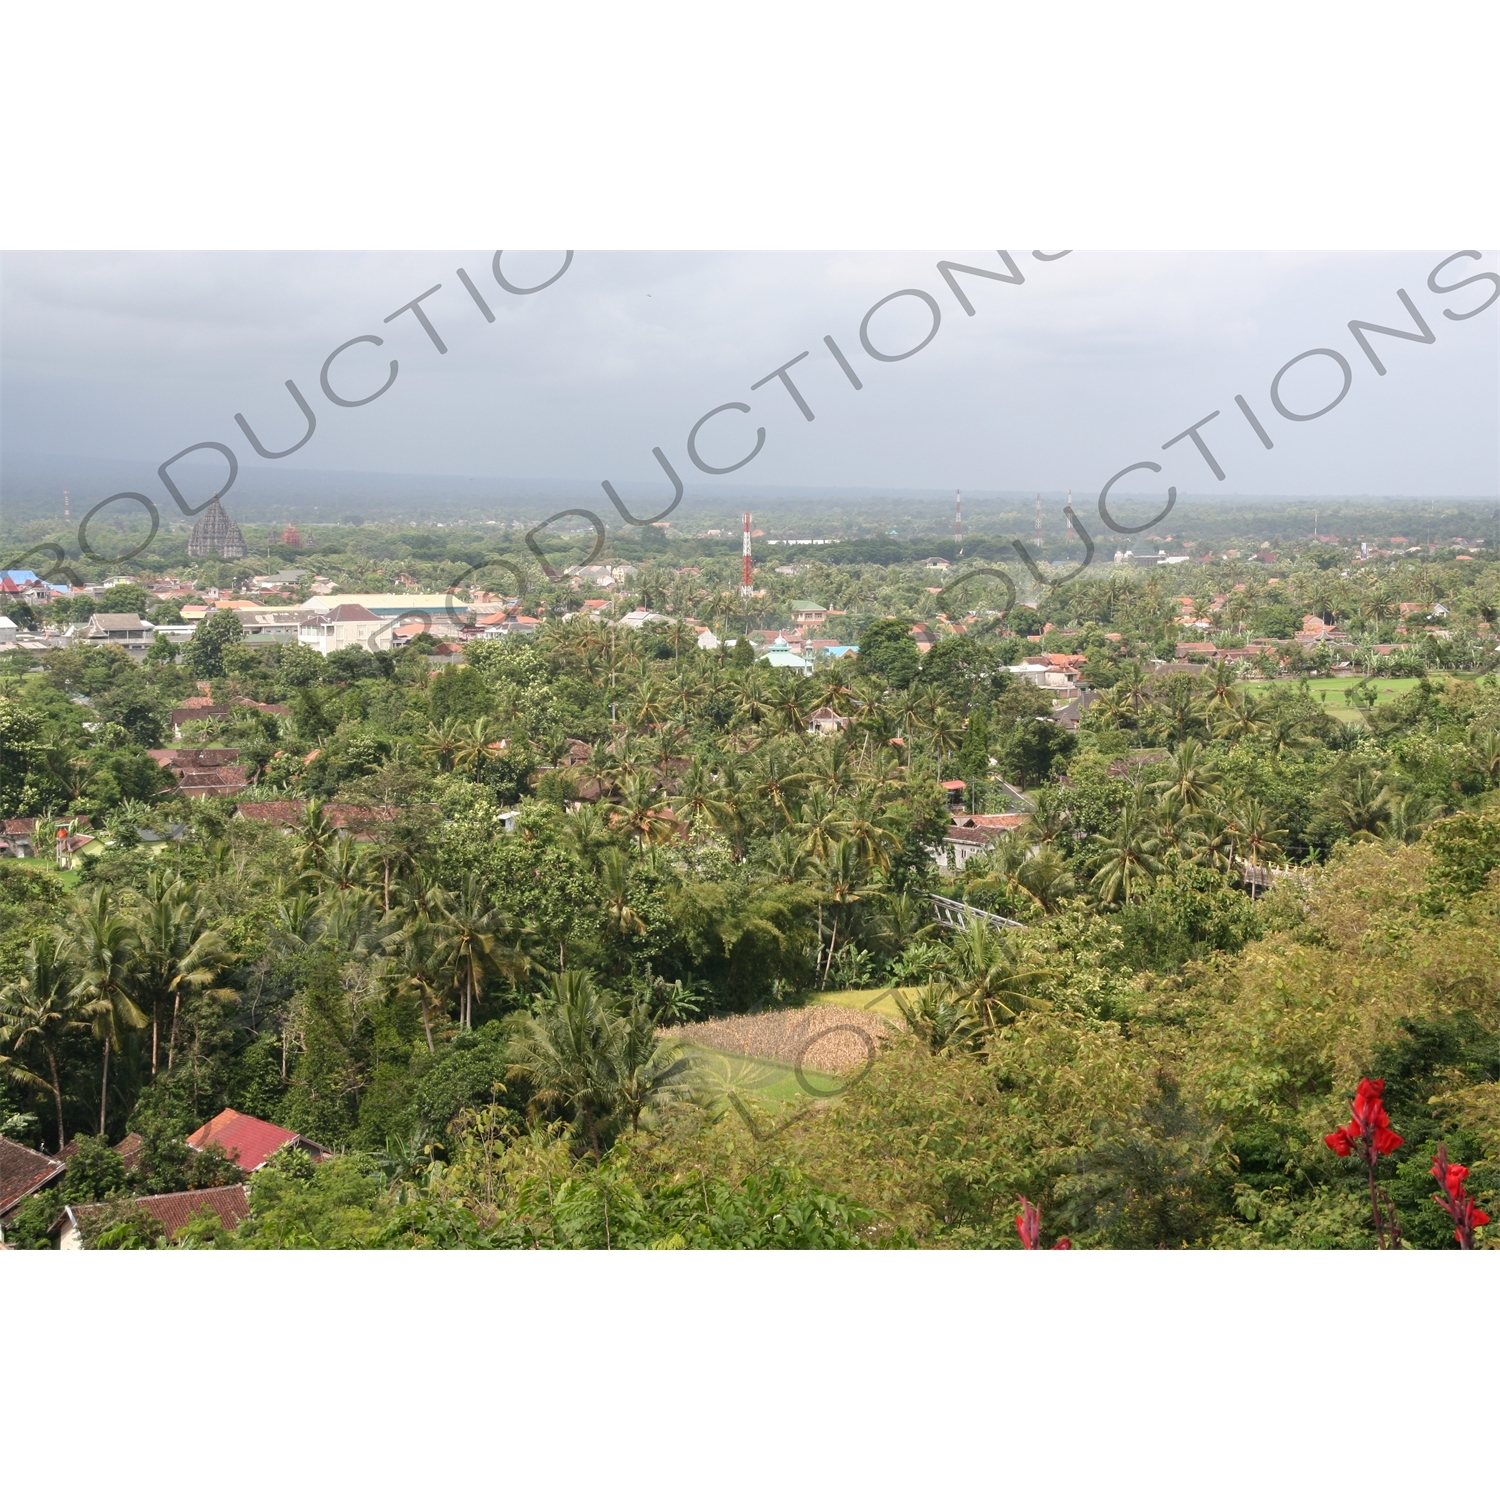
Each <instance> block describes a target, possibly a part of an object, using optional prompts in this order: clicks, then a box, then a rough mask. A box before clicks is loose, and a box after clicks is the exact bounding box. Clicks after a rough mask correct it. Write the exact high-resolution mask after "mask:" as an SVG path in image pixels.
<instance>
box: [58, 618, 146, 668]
mask: <svg viewBox="0 0 1500 1500" xmlns="http://www.w3.org/2000/svg"><path fill="white" fill-rule="evenodd" d="M75 629H76V627H75ZM151 636H152V630H151V627H150V625H148V624H147V623H146V621H144V620H143V619H141V617H140V616H139V615H137V614H119V615H90V616H89V622H88V625H87V626H86V627H85V628H84V630H82V631H80V632H79V638H81V639H82V641H83V642H84V643H85V644H86V645H89V646H119V647H121V648H123V649H124V650H125V651H126V652H128V653H129V655H130V657H131V659H132V660H133V661H135V662H137V663H139V662H143V661H145V659H146V651H147V648H148V647H149V646H150V645H151Z"/></svg>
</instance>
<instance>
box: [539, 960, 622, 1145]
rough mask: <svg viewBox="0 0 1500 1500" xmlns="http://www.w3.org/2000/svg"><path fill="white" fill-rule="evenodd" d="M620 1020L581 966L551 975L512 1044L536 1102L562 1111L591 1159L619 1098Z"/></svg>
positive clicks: (616, 1107) (618, 1103) (615, 1111)
mask: <svg viewBox="0 0 1500 1500" xmlns="http://www.w3.org/2000/svg"><path fill="white" fill-rule="evenodd" d="M624 1030H625V1027H624V1025H623V1024H622V1022H621V1019H620V1017H619V1015H618V1014H617V1013H616V1012H615V1011H614V1009H613V1008H612V1007H611V1006H609V1005H607V1004H606V1003H605V1001H604V999H603V997H602V996H601V995H600V994H599V991H598V990H597V989H596V988H595V987H594V982H593V980H592V979H591V978H590V977H589V975H588V973H587V971H585V970H583V969H573V970H570V971H568V972H566V973H562V974H554V975H553V976H552V977H551V979H550V980H549V981H548V982H547V986H546V988H545V990H544V991H543V994H542V1004H541V1005H540V1007H539V1008H538V1010H537V1013H536V1014H535V1015H534V1016H532V1017H531V1018H530V1020H529V1022H528V1023H527V1028H526V1031H525V1033H524V1034H523V1036H522V1037H521V1040H520V1042H519V1044H518V1045H517V1048H516V1053H515V1057H516V1062H515V1067H516V1070H517V1071H518V1072H520V1073H522V1074H524V1075H525V1076H526V1077H528V1078H529V1079H530V1080H531V1084H532V1087H533V1090H534V1097H535V1099H536V1101H537V1102H538V1103H539V1104H542V1105H544V1106H550V1107H552V1108H556V1109H559V1110H563V1111H566V1112H567V1113H569V1114H571V1116H572V1118H573V1128H574V1130H575V1132H576V1133H577V1134H578V1136H579V1137H581V1138H582V1139H583V1140H585V1141H586V1142H587V1144H588V1148H589V1150H590V1151H591V1152H592V1153H593V1155H594V1156H595V1158H596V1159H597V1158H598V1157H601V1156H602V1155H603V1154H604V1140H603V1135H602V1132H604V1131H605V1130H606V1129H607V1128H608V1124H609V1122H610V1120H611V1119H612V1118H613V1117H614V1115H615V1114H616V1113H617V1112H618V1111H619V1109H620V1108H621V1105H622V1103H623V1100H622V1097H621V1087H620V1072H621V1053H622V1051H623V1048H624V1037H623V1032H624Z"/></svg>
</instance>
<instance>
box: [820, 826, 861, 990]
mask: <svg viewBox="0 0 1500 1500" xmlns="http://www.w3.org/2000/svg"><path fill="white" fill-rule="evenodd" d="M812 868H813V870H814V872H815V876H816V879H817V883H818V887H819V900H820V901H821V902H822V903H823V904H824V905H827V906H831V907H832V908H833V913H834V915H833V931H832V933H831V934H830V935H829V938H828V958H827V961H826V962H825V963H824V965H823V982H824V984H827V982H828V972H829V970H830V969H831V968H832V967H833V955H834V951H835V950H836V949H837V947H838V941H839V925H840V923H841V922H842V923H843V925H844V927H845V935H846V937H847V932H848V928H849V927H850V926H851V925H852V921H853V915H854V908H855V906H856V905H857V904H858V903H859V902H861V901H863V900H864V899H865V897H867V896H873V895H875V894H876V887H875V886H873V885H871V884H870V880H869V874H870V867H869V863H868V862H867V861H866V859H865V857H864V852H863V851H862V850H861V848H860V846H859V844H858V843H857V842H856V841H855V840H854V839H840V840H838V841H837V842H835V843H834V844H832V845H830V847H829V850H828V853H827V855H826V856H825V857H824V858H823V859H820V860H818V861H816V862H815V863H814V865H813V867H812Z"/></svg>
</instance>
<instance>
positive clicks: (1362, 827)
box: [1335, 771, 1395, 838]
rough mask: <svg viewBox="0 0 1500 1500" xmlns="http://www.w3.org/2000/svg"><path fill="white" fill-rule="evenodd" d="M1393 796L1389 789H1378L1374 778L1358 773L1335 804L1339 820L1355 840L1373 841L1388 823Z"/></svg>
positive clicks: (1386, 787) (1379, 787) (1385, 787)
mask: <svg viewBox="0 0 1500 1500" xmlns="http://www.w3.org/2000/svg"><path fill="white" fill-rule="evenodd" d="M1394 796H1395V793H1394V791H1393V790H1392V789H1391V788H1390V787H1388V786H1382V785H1381V783H1380V778H1379V777H1378V776H1372V775H1371V774H1370V772H1368V771H1361V772H1360V773H1359V774H1358V775H1357V776H1356V777H1355V778H1354V780H1353V782H1352V783H1351V784H1350V785H1349V786H1347V787H1346V788H1345V789H1344V791H1343V792H1342V793H1341V794H1340V795H1339V796H1338V797H1337V798H1336V799H1335V801H1336V806H1337V807H1338V810H1339V816H1340V817H1342V818H1343V820H1344V822H1345V823H1346V824H1347V825H1348V828H1349V831H1350V832H1351V833H1352V834H1354V835H1355V837H1356V838H1358V837H1361V836H1363V837H1365V838H1376V837H1378V836H1379V834H1380V831H1381V829H1382V828H1383V827H1384V826H1385V824H1386V823H1387V822H1389V821H1390V815H1391V814H1390V808H1391V802H1392V800H1393V799H1394Z"/></svg>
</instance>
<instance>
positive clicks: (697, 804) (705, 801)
mask: <svg viewBox="0 0 1500 1500" xmlns="http://www.w3.org/2000/svg"><path fill="white" fill-rule="evenodd" d="M676 812H677V816H678V817H679V818H680V819H681V820H682V822H683V823H684V824H686V825H687V826H688V827H689V828H696V827H697V826H698V825H699V824H700V823H704V822H707V823H711V824H718V825H722V824H723V822H724V820H725V819H726V818H727V817H728V816H729V812H730V803H729V799H728V798H727V797H726V796H725V794H724V791H723V788H722V787H720V786H719V785H718V784H717V783H716V782H715V781H714V779H713V777H712V776H711V775H710V774H709V773H708V771H707V770H706V769H705V768H704V765H703V762H702V761H699V760H695V761H694V762H693V764H692V765H691V766H689V767H688V771H687V775H686V776H684V777H683V778H682V785H681V787H680V788H679V790H678V793H677V799H676Z"/></svg>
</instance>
